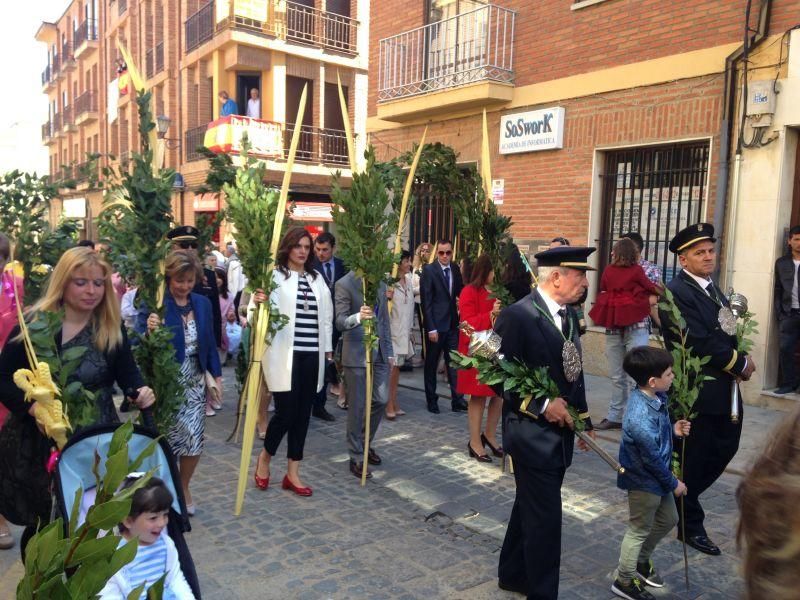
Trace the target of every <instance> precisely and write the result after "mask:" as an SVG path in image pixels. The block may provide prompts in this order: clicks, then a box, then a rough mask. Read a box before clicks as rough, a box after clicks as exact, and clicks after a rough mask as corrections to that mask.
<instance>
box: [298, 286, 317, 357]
mask: <svg viewBox="0 0 800 600" xmlns="http://www.w3.org/2000/svg"><path fill="white" fill-rule="evenodd" d="M307 277H308V276H307V275H306V274H305V273H303V274H301V275H300V277H299V279H298V282H297V310H296V313H295V322H294V348H293V349H294V351H295V352H319V324H318V316H317V312H318V311H317V299H316V297H315V296H314V291H313V290H312V289H311V286H310V285H309V283H308V279H307Z"/></svg>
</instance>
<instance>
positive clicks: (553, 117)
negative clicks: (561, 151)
mask: <svg viewBox="0 0 800 600" xmlns="http://www.w3.org/2000/svg"><path fill="white" fill-rule="evenodd" d="M563 147H564V107H562V106H553V107H552V108H543V109H541V110H532V111H528V112H524V113H515V114H513V115H504V116H502V117H500V154H515V153H518V152H534V151H536V150H553V149H557V148H563Z"/></svg>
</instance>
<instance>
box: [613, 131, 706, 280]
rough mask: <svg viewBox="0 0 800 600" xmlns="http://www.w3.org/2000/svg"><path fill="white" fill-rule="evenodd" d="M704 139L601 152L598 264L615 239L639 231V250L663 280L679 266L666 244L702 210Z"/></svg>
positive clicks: (703, 193) (671, 276) (704, 192)
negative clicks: (602, 159)
mask: <svg viewBox="0 0 800 600" xmlns="http://www.w3.org/2000/svg"><path fill="white" fill-rule="evenodd" d="M708 156H709V142H708V141H707V140H706V141H699V142H688V143H682V144H669V145H665V146H649V147H641V148H626V149H624V150H614V151H611V152H607V153H606V155H605V169H604V172H603V174H602V175H601V177H602V185H603V196H602V198H603V200H602V201H603V222H602V232H601V238H600V239H599V240H598V242H599V249H600V261H601V264H600V267H601V268H605V266H606V265H607V264H608V262H609V259H610V256H611V248H612V246H613V245H614V242H615V241H616V240H618V239H619V237H620V235H622V234H623V233H628V232H631V231H638V232H639V234H640V235H641V236H642V238H643V239H644V250H643V251H642V256H643V257H644V258H646V259H647V260H649V261H650V262H652V263H655V264H656V265H658V267H659V268H660V269H661V274H662V277H663V279H664V281H665V282H668V281H669V280H670V279H672V278H673V277H674V276H675V274H676V273H677V272H678V270H679V268H680V267H679V265H678V259H677V257H676V256H675V255H674V254H672V253H670V252H669V250H668V248H667V246H668V245H669V241H670V239H672V237H673V236H674V235H675V234H676V233H677V232H678V231H680V230H681V229H683V228H684V227H687V226H688V225H691V224H692V223H696V222H698V221H699V220H700V217H701V215H702V207H703V203H704V201H705V200H706V194H707V189H706V188H707V180H708Z"/></svg>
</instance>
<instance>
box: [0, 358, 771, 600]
mask: <svg viewBox="0 0 800 600" xmlns="http://www.w3.org/2000/svg"><path fill="white" fill-rule="evenodd" d="M414 376H416V373H415V374H414ZM225 377H226V398H227V403H226V409H225V410H224V411H222V412H221V413H220V414H219V415H218V416H216V417H214V418H212V419H208V421H207V429H206V432H207V442H206V449H205V454H204V455H203V458H202V460H201V462H200V466H199V467H198V471H197V474H196V476H195V483H194V484H193V488H192V490H193V495H194V499H195V503H196V504H197V515H196V516H195V517H194V518H193V520H192V525H193V531H192V532H191V533H190V534H189V535H188V540H189V545H190V547H191V550H192V554H193V557H194V560H195V563H196V565H197V570H198V573H199V575H200V580H201V585H202V589H203V593H204V597H205V598H208V599H214V600H217V599H219V600H222V599H228V598H231V599H233V598H276V599H277V598H303V599H309V600H310V599H315V598H320V599H324V598H341V599H355V598H369V599H379V598H392V599H401V598H402V599H414V598H454V599H455V598H465V599H467V598H469V599H482V598H516V597H519V596H517V595H515V594H512V593H507V592H503V591H501V590H499V589H498V587H497V580H496V569H497V559H498V554H499V550H500V546H501V544H502V540H503V535H504V533H505V523H506V520H507V519H508V516H509V514H510V511H511V505H512V502H513V499H514V479H513V476H511V475H510V474H508V473H506V474H502V473H501V470H500V464H499V461H497V460H496V459H495V462H494V463H493V464H491V465H483V464H479V463H477V462H476V461H475V460H473V459H470V458H468V457H467V454H466V451H465V448H464V446H465V445H466V442H467V435H466V416H465V414H463V413H452V412H450V410H449V400H445V399H444V397H443V398H441V399H440V406H441V408H442V413H441V414H440V415H431V414H430V413H428V412H427V411H426V410H425V403H424V397H423V394H422V392H419V391H417V390H414V389H408V388H401V393H400V404H401V406H402V407H403V409H404V410H406V411H407V412H408V415H407V416H405V417H399V418H398V419H397V420H396V421H394V422H391V421H387V420H384V421H383V423H382V425H381V429H380V431H379V433H378V440H377V442H376V443H375V449H376V450H377V452H378V453H379V454H380V456H381V457H382V458H383V464H382V465H381V466H380V467H374V468H373V473H374V477H373V478H372V479H371V480H368V482H367V485H366V487H365V488H363V489H362V488H361V487H360V486H359V481H358V480H357V479H356V478H355V477H354V476H352V475H351V474H350V472H349V470H348V457H347V452H346V448H345V442H344V425H345V421H344V415H345V413H344V411H341V410H339V409H338V408H336V406H335V403H333V402H329V404H328V407H329V409H330V410H331V411H332V412H333V414H335V415H336V417H337V420H336V422H334V423H326V422H322V421H320V420H317V419H312V421H311V427H310V431H309V435H308V443H307V446H306V460H305V461H304V462H303V470H302V475H303V478H304V480H305V481H306V483H307V484H308V485H311V486H312V487H313V488H314V495H313V497H311V498H300V497H297V496H295V495H293V494H291V493H289V492H286V491H283V490H281V489H280V481H281V479H282V477H283V475H284V473H285V464H286V463H285V459H284V446H282V447H281V450H280V451H279V453H278V456H277V457H276V460H275V461H274V462H273V470H272V479H271V483H270V488H269V490H268V491H266V492H262V491H260V490H257V489H256V488H255V487H254V485H253V483H252V481H248V486H247V493H246V496H245V505H244V510H243V514H242V516H241V517H238V518H237V517H234V516H233V514H232V513H233V504H234V496H235V486H236V478H237V471H238V464H239V447H238V446H237V445H235V444H232V443H226V442H225V439H226V438H227V436H228V434H229V433H230V431H231V429H232V425H233V410H232V406H233V404H234V401H233V394H232V381H233V373H232V371H230V370H226V373H225ZM405 383H406V385H414V382H413V381H409V379H408V378H407V379H406V381H405ZM607 385H608V383H607V380H604V379H600V378H589V381H588V387H589V389H590V391H591V390H601V392H599V393H598V392H595V393H596V394H597V395H598V396H601V395H603V394H602V390H604V389H605V386H607ZM602 410H604V408H602V407H598V406H593V413H594V416H595V418H596V419H597V420H599V417H600V416H601V411H602ZM780 414H781V413H775V412H774V411H766V410H761V409H755V408H753V409H750V413H749V415H748V416H749V418H750V420H751V421H752V423H753V426H752V427H751V428H750V429H749V430H748V431H756V430H757V431H758V432H759V435H761V436H763V435H764V434H765V432H766V431H767V429H765V427H764V426H760V425H757V424H759V423H761V424H765V426H766V425H769V424H771V422H772V421H773V420H775V419H777V418H779V417H780ZM745 422H746V423H747V420H746V421H745ZM601 443H602V444H603V446H604V447H605V448H606V449H607V450H609V451H611V452H612V453H614V454H616V444H615V443H614V442H613V441H611V440H609V439H606V440H603V441H602V442H601ZM754 445H757V444H754V443H753V442H752V440H749V441H748V440H743V444H742V446H743V452H747V450H746V449H747V448H752V447H753V446H754ZM259 447H260V446H259ZM255 452H256V450H254V456H255ZM737 482H738V477H737V476H736V475H735V474H732V473H726V474H725V475H723V477H722V478H721V479H720V480H719V481H718V482H717V484H716V485H715V486H714V487H713V488H712V489H711V490H710V491H709V492H708V493H707V494H706V495H705V496H704V500H705V507H706V509H707V512H708V513H709V514H708V517H707V526H708V530H709V533H710V535H711V536H712V538H713V539H714V540H715V541H716V542H717V543H718V544H719V545H720V546H721V547H722V549H723V555H722V556H721V557H708V556H705V555H702V554H699V553H697V552H696V551H694V550H692V549H689V560H690V576H691V589H690V591H689V592H688V593H687V592H686V591H685V585H684V582H683V557H682V549H681V545H680V544H679V543H678V542H677V541H675V540H674V539H670V540H669V541H667V542H665V543H664V544H663V545H662V546H660V547H659V549H658V550H657V553H656V556H655V563H656V566H657V567H658V568H659V569H660V570H661V571H662V573H663V574H664V576H665V579H666V580H667V584H668V589H666V590H660V591H659V590H656V591H655V592H654V593H655V595H656V596H657V597H659V598H704V599H705V598H708V599H710V598H720V599H730V598H735V597H736V596H738V590H739V589H740V586H741V582H740V580H739V579H738V575H737V568H738V562H739V561H738V559H737V557H736V553H735V543H734V539H733V536H734V528H735V521H736V514H737V513H736V508H735V505H736V503H735V495H734V494H735V488H736V485H737ZM563 499H564V533H563V553H562V563H561V597H562V598H569V599H572V598H587V599H588V598H591V599H604V598H611V597H613V596H612V594H611V592H610V585H611V580H610V578H609V576H610V573H611V571H612V569H613V568H614V566H615V563H616V559H617V556H618V551H619V542H620V540H621V537H622V535H623V532H624V528H625V519H626V517H627V505H626V502H625V495H624V493H623V492H622V491H620V490H619V489H617V487H616V485H615V475H614V473H613V472H612V471H611V470H610V469H609V468H608V467H607V466H606V464H605V463H603V462H602V460H601V459H600V458H598V457H596V456H595V455H594V454H591V453H588V454H584V453H579V454H577V456H576V459H575V461H574V462H573V465H572V467H571V468H570V469H569V470H568V471H567V475H566V479H565V482H564V487H563ZM16 533H18V530H16ZM17 556H18V554H17V551H16V549H15V550H14V551H11V552H4V553H2V554H0V574H2V578H3V587H2V588H0V590H2V591H3V592H4V593H5V594H7V595H4V596H2V597H8V598H10V597H13V596H12V594H13V589H14V585H13V584H12V582H13V581H16V579H14V578H18V577H19V574H20V573H21V565H20V564H19V562H18V561H17Z"/></svg>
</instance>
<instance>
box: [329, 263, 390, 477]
mask: <svg viewBox="0 0 800 600" xmlns="http://www.w3.org/2000/svg"><path fill="white" fill-rule="evenodd" d="M334 305H335V311H336V328H337V329H338V330H339V331H341V332H342V367H343V369H344V386H345V394H346V397H347V446H348V450H349V452H350V472H351V473H352V474H353V475H355V476H356V477H361V471H362V469H363V468H364V465H363V457H364V415H365V412H366V399H367V369H366V353H365V352H364V328H363V327H362V321H364V320H365V319H372V318H374V319H375V321H376V323H375V325H376V331H377V334H378V346H377V348H375V349H374V350H373V351H372V374H373V378H372V417H371V419H370V428H369V429H370V430H369V440H370V449H369V454H368V458H367V462H368V463H369V464H371V465H379V464H381V458H380V456H378V453H377V452H375V450H374V449H373V448H372V440H373V438H374V437H375V432H376V431H377V430H378V425H380V422H381V417H382V416H383V410H384V407H385V406H386V401H387V392H388V384H389V370H390V368H391V366H392V365H393V364H394V350H393V349H392V332H391V329H390V325H389V307H388V304H387V297H386V285H385V284H381V286H380V288H379V290H378V308H377V315H376V314H374V313H373V309H372V308H371V307H369V306H365V305H364V295H363V293H362V291H361V279H360V278H359V277H356V276H355V274H354V273H353V272H352V271H351V272H349V273H348V274H347V275H345V276H344V277H342V278H341V279H340V280H339V281H337V282H336V291H335V294H334ZM367 477H372V473H370V472H367Z"/></svg>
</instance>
